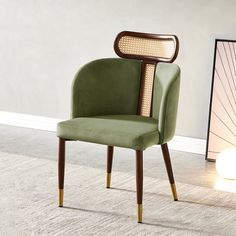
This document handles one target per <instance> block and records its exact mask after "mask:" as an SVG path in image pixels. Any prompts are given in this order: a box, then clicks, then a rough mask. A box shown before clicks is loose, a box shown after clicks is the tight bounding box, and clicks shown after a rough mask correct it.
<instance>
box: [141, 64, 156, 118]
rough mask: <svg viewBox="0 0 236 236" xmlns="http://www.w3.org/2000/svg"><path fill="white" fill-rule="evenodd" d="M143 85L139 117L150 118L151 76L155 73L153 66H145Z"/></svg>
mask: <svg viewBox="0 0 236 236" xmlns="http://www.w3.org/2000/svg"><path fill="white" fill-rule="evenodd" d="M144 70H145V74H144V78H143V79H144V83H143V94H142V98H141V109H140V115H142V116H150V111H151V104H152V88H153V76H154V72H155V65H153V64H146V67H145V69H144Z"/></svg>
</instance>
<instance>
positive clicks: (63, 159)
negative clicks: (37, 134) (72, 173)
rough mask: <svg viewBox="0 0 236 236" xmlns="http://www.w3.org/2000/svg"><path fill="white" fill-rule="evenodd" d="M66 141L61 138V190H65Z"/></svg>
mask: <svg viewBox="0 0 236 236" xmlns="http://www.w3.org/2000/svg"><path fill="white" fill-rule="evenodd" d="M65 142H66V141H65V139H63V138H59V151H58V184H59V186H58V187H59V189H63V188H64V173H65Z"/></svg>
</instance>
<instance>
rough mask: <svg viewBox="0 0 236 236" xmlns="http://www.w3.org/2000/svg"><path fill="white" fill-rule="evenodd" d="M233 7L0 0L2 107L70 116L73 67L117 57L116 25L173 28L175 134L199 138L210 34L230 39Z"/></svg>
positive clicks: (235, 20) (168, 1) (235, 21)
mask: <svg viewBox="0 0 236 236" xmlns="http://www.w3.org/2000/svg"><path fill="white" fill-rule="evenodd" d="M235 9H236V1H233V0H232V1H230V0H228V1H226V0H214V1H213V0H208V1H204V0H198V1H196V0H195V1H194V0H179V1H174V0H165V1H163V0H148V1H143V0H119V1H117V0H84V1H82V0H0V110H4V111H10V112H18V113H26V114H32V115H40V116H48V117H55V118H68V117H69V113H70V86H71V81H72V78H73V76H74V74H75V72H76V71H77V70H78V68H79V67H80V66H81V65H82V64H84V63H86V62H88V61H89V60H93V59H95V58H101V57H115V56H116V55H115V53H114V51H113V40H114V38H115V36H116V34H117V33H118V32H119V31H122V30H134V31H143V32H151V33H173V34H176V35H178V37H179V39H180V53H179V57H178V59H177V60H176V63H177V64H179V65H180V67H181V68H182V84H181V97H180V106H179V116H178V125H177V134H178V135H183V136H190V137H197V138H205V137H206V130H207V120H208V109H209V96H210V86H211V76H212V75H211V73H212V63H213V49H214V39H215V38H228V39H236V28H235V26H236V17H235Z"/></svg>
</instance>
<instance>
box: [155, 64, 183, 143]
mask: <svg viewBox="0 0 236 236" xmlns="http://www.w3.org/2000/svg"><path fill="white" fill-rule="evenodd" d="M179 87H180V69H179V67H178V66H177V65H175V64H169V63H159V64H157V68H156V73H155V79H154V90H153V104H152V105H153V107H152V117H153V118H156V119H158V130H159V132H160V140H159V144H162V143H166V142H168V141H169V140H171V139H172V138H173V136H174V133H175V126H176V116H177V109H178V101H179Z"/></svg>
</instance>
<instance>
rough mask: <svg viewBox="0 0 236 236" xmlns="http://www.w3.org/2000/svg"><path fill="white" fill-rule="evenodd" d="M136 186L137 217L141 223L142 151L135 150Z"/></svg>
mask: <svg viewBox="0 0 236 236" xmlns="http://www.w3.org/2000/svg"><path fill="white" fill-rule="evenodd" d="M136 188H137V210H138V212H137V216H138V217H137V218H138V223H142V215H143V205H142V204H143V151H139V150H137V151H136Z"/></svg>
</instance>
